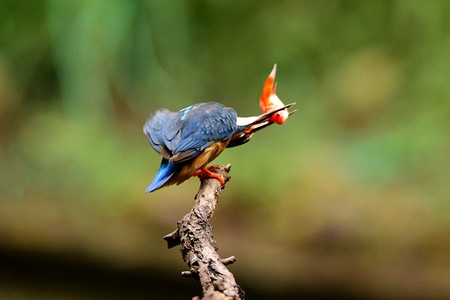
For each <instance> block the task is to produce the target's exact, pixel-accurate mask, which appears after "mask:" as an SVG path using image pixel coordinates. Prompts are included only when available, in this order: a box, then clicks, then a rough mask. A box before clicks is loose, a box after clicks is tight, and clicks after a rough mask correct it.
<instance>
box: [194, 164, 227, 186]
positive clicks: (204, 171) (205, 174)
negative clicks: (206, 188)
mask: <svg viewBox="0 0 450 300" xmlns="http://www.w3.org/2000/svg"><path fill="white" fill-rule="evenodd" d="M218 168H219V166H218V165H212V166H206V167H202V168H201V169H199V170H198V171H197V172H195V174H194V175H195V176H198V178H200V180H203V179H207V178H215V179H217V180H219V181H220V183H221V184H222V185H225V179H223V177H222V175H220V174H217V173H214V172H211V171H210V169H218Z"/></svg>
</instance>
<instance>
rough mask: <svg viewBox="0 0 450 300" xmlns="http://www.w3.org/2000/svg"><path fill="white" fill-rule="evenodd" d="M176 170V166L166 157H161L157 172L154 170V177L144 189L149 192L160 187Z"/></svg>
mask: <svg viewBox="0 0 450 300" xmlns="http://www.w3.org/2000/svg"><path fill="white" fill-rule="evenodd" d="M176 172H177V166H176V165H175V164H174V163H172V162H169V161H168V160H167V159H165V158H163V159H162V161H161V165H160V166H159V169H158V172H156V175H155V178H154V179H153V181H152V183H151V184H150V185H149V187H148V188H147V189H146V190H145V192H146V193H151V192H153V191H155V190H157V189H159V188H162V187H163V186H164V184H165V183H167V182H168V181H169V179H171V178H173V176H174V175H175V173H176Z"/></svg>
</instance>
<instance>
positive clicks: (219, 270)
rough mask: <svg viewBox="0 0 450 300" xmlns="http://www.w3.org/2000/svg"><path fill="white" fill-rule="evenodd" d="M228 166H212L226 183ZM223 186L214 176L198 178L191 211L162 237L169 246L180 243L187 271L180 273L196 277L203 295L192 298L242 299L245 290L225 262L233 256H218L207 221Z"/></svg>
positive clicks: (233, 259)
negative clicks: (199, 183)
mask: <svg viewBox="0 0 450 300" xmlns="http://www.w3.org/2000/svg"><path fill="white" fill-rule="evenodd" d="M230 168H231V165H230V164H228V165H226V166H220V167H218V168H217V169H213V170H211V171H214V172H216V173H219V174H220V175H222V177H223V178H224V179H225V182H227V181H228V180H229V179H230V176H229V174H228V172H229V171H230ZM224 187H225V186H222V185H221V183H220V182H219V181H218V180H217V179H214V178H206V179H203V180H201V185H200V189H199V191H198V193H197V195H196V196H195V200H196V201H195V205H194V207H193V208H192V210H191V212H190V213H188V214H186V215H185V216H184V217H183V218H182V219H181V220H180V221H178V223H177V224H178V228H177V229H176V230H175V231H173V232H172V233H169V234H168V235H166V236H164V239H165V240H166V241H167V246H168V248H172V247H175V246H177V245H180V251H181V255H182V257H183V260H184V261H185V262H186V263H187V265H188V266H189V268H190V270H189V271H185V272H182V274H181V275H182V276H186V277H192V278H195V279H198V280H199V281H200V284H201V285H202V288H203V298H199V297H195V298H194V299H208V300H218V299H221V300H222V299H234V300H241V299H244V291H243V290H242V289H241V287H240V286H239V285H238V284H237V283H236V281H235V279H234V276H233V274H232V273H231V272H230V271H229V270H228V269H227V267H226V265H228V264H232V263H233V262H234V261H235V258H234V257H233V256H232V257H229V258H226V259H221V258H220V256H219V254H218V253H217V248H216V241H215V240H214V239H213V233H212V226H211V224H210V223H209V221H210V219H211V218H212V216H213V214H214V210H215V208H216V204H217V202H218V200H219V194H220V191H221V190H222V189H223V188H224Z"/></svg>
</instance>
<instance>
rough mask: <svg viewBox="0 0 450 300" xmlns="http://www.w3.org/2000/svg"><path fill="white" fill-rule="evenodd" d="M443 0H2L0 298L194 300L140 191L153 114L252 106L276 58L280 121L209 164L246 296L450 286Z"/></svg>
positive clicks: (407, 295)
mask: <svg viewBox="0 0 450 300" xmlns="http://www.w3.org/2000/svg"><path fill="white" fill-rule="evenodd" d="M449 53H450V2H449V1H446V0H442V1H438V0H434V1H409V0H397V1H356V0H353V1H344V0H342V1H341V0H339V1H337V0H328V1H325V0H319V1H295V0H286V1H267V0H263V1H256V0H254V1H224V0H210V1H200V0H196V1H194V0H191V1H181V0H173V1H152V0H149V1H130V0H114V1H107V0H96V1H87V0H86V1H82V0H72V1H60V0H47V1H43V0H35V1H17V0H0V164H1V172H0V298H2V299H105V298H108V299H156V298H160V299H161V298H162V299H190V298H191V297H192V296H194V295H196V294H200V292H201V290H200V287H199V284H198V283H196V282H195V281H193V280H190V279H184V278H181V277H180V275H179V274H180V271H182V270H185V269H186V265H185V264H184V263H183V261H182V260H181V256H180V253H179V251H177V250H176V249H171V250H166V244H165V242H164V241H163V240H162V236H163V235H165V234H167V233H169V232H170V231H172V230H173V229H174V228H175V226H176V222H177V221H178V220H179V219H181V217H182V216H183V215H184V214H185V213H187V212H188V211H189V210H190V208H191V207H192V205H193V197H194V195H195V193H196V191H197V189H198V185H199V182H198V180H197V179H195V178H194V179H191V180H189V181H187V182H185V183H184V184H182V185H180V186H174V187H169V188H165V189H162V190H160V191H157V192H154V193H152V194H147V195H144V190H145V188H146V187H147V186H148V184H149V183H150V182H151V180H152V178H153V176H154V174H155V172H156V170H157V168H158V166H159V162H160V157H159V155H158V154H157V153H156V152H154V151H153V150H152V149H151V147H150V146H149V145H148V142H147V141H146V138H145V136H144V135H143V133H142V125H143V123H144V121H145V120H146V118H147V117H148V115H149V114H150V113H151V112H152V111H154V110H155V109H157V108H161V107H165V108H168V109H171V110H179V109H181V108H183V107H186V106H188V105H190V104H193V103H196V102H202V101H209V100H217V101H220V102H222V103H223V104H225V105H228V106H232V107H234V108H235V109H236V110H237V112H238V114H239V115H241V116H249V115H256V114H259V113H260V109H259V107H258V99H259V95H260V92H261V88H262V85H263V83H264V80H265V79H266V77H267V75H268V74H269V72H270V70H271V68H272V66H273V64H274V63H277V64H278V74H277V82H278V95H279V96H280V98H281V99H282V100H283V101H284V102H285V103H289V102H294V101H295V102H297V109H298V112H297V113H296V114H294V115H292V117H291V118H290V119H289V120H288V122H287V123H286V124H285V125H283V126H278V125H274V126H271V127H270V128H267V129H265V130H264V131H261V132H259V133H258V134H257V135H256V136H255V137H254V139H253V140H252V141H251V142H250V143H248V144H246V145H244V146H243V147H238V148H233V149H228V150H226V151H225V152H224V153H223V154H222V155H221V156H220V157H219V158H218V159H217V160H216V161H215V162H217V163H219V164H226V163H231V164H232V166H233V167H232V169H231V176H232V179H231V181H230V182H229V183H228V184H227V186H226V189H225V190H224V191H223V192H222V195H221V198H220V202H219V206H218V208H217V211H216V214H215V216H214V219H213V225H214V230H215V238H216V240H217V242H218V244H217V245H218V247H219V253H220V254H221V256H222V257H227V256H230V255H235V256H236V257H237V263H236V264H235V265H233V266H230V269H231V271H232V272H233V273H234V275H235V277H236V280H237V282H238V283H239V284H241V285H242V287H243V289H244V290H245V291H246V292H247V295H248V298H249V299H264V298H267V299H276V298H284V299H300V298H301V299H319V298H324V299H335V298H340V297H342V298H346V299H350V298H365V299H448V298H450V217H449V214H450V196H449V194H450V183H449V178H450V156H449V150H450V135H449V132H450V122H449V120H450V101H449V95H450V83H449V78H450V55H449Z"/></svg>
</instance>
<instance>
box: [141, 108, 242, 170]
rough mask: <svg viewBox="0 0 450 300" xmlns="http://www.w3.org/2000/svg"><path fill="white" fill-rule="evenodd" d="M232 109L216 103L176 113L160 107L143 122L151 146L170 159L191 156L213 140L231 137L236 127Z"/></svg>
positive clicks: (184, 160)
mask: <svg viewBox="0 0 450 300" xmlns="http://www.w3.org/2000/svg"><path fill="white" fill-rule="evenodd" d="M236 119H237V115H236V112H235V111H234V109H232V108H227V107H224V106H223V105H222V104H220V103H216V102H207V103H200V104H194V105H192V106H189V107H187V108H185V109H182V110H180V111H179V112H176V113H173V112H170V111H168V110H160V111H157V112H156V113H154V114H153V115H152V116H150V118H149V119H148V120H147V122H146V123H145V125H144V133H145V134H146V135H147V136H148V140H149V142H150V144H151V146H152V147H153V148H154V149H155V150H156V151H158V152H159V153H161V155H162V156H163V157H164V158H166V159H167V160H168V161H170V162H174V163H182V162H186V161H189V160H191V159H194V158H195V157H197V156H198V155H200V154H201V153H202V152H203V151H204V150H205V149H206V148H208V146H210V145H211V144H213V143H215V142H220V141H225V140H228V139H230V138H231V136H232V135H233V133H234V132H235V129H236Z"/></svg>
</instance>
